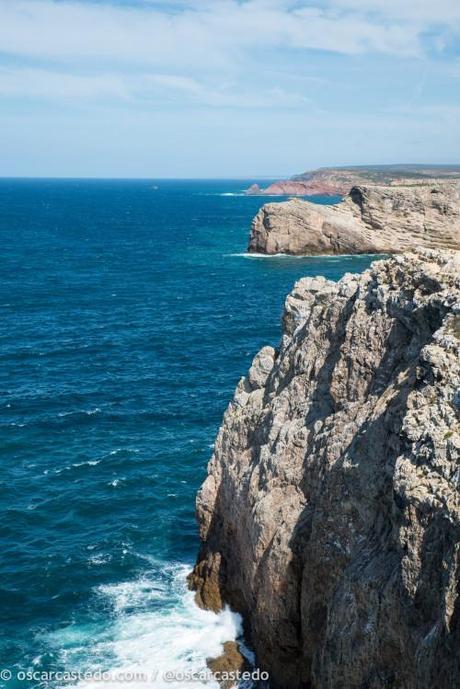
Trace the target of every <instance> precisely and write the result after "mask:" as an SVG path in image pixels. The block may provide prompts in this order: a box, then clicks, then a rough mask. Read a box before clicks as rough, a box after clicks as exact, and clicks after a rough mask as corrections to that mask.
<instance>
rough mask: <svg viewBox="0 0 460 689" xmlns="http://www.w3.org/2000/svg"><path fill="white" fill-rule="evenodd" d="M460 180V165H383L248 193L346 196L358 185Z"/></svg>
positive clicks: (308, 176)
mask: <svg viewBox="0 0 460 689" xmlns="http://www.w3.org/2000/svg"><path fill="white" fill-rule="evenodd" d="M446 179H460V165H456V166H446V165H431V166H428V165H392V166H389V165H379V166H372V167H349V168H319V169H318V170H312V171H311V172H305V173H303V174H301V175H297V176H295V177H292V178H291V179H287V180H280V181H279V182H274V183H273V184H270V185H269V186H268V187H265V188H261V187H260V186H259V185H258V184H252V185H251V186H250V187H249V188H248V189H247V191H246V193H247V194H251V195H261V196H316V195H319V196H345V195H346V194H348V193H349V191H350V189H351V188H352V187H354V186H359V185H365V186H372V185H384V186H387V185H388V186H413V185H419V184H426V183H427V181H430V182H431V181H444V180H446Z"/></svg>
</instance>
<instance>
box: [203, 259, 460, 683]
mask: <svg viewBox="0 0 460 689" xmlns="http://www.w3.org/2000/svg"><path fill="white" fill-rule="evenodd" d="M250 378H251V379H252V381H253V382H251V379H250ZM250 378H249V377H246V378H244V379H242V381H241V382H240V384H239V385H238V388H237V391H236V394H235V398H234V400H233V401H232V402H231V403H230V405H229V407H228V409H227V411H226V413H225V416H224V420H223V425H222V427H221V429H220V431H219V434H218V438H217V441H216V445H215V452H214V455H213V457H212V459H211V461H210V464H209V467H208V477H207V479H206V481H205V482H204V484H203V486H202V488H201V490H200V492H199V494H198V497H197V514H198V519H199V523H200V534H201V539H202V547H201V552H200V555H199V558H198V563H197V566H196V568H195V573H196V578H194V579H192V580H191V583H192V584H194V585H195V587H197V588H198V600H199V602H201V604H203V603H204V604H206V602H205V599H206V596H205V595H203V592H204V591H205V589H206V586H207V585H208V580H207V573H208V572H209V577H210V579H209V582H210V586H211V589H212V590H213V591H214V597H213V600H214V601H215V600H216V595H217V594H216V593H215V591H216V589H217V590H218V592H219V593H218V596H219V597H220V599H221V604H224V603H229V604H230V605H231V606H232V607H233V609H235V610H236V611H238V612H240V613H242V615H243V617H244V620H245V625H246V631H247V634H248V639H249V640H250V642H251V643H252V644H253V646H254V649H255V652H256V656H257V662H258V664H259V665H260V667H261V668H262V669H263V670H267V671H269V673H270V675H271V687H274V688H275V689H276V688H281V689H298V688H300V687H305V688H309V689H364V687H366V688H367V689H387V688H389V687H393V688H394V689H457V687H458V686H459V680H460V596H459V541H460V504H459V490H458V488H459V479H460V465H459V453H460V255H459V254H458V253H457V252H447V251H446V252H440V251H430V250H424V251H421V252H419V253H416V254H403V255H398V256H394V257H393V258H390V259H388V260H385V261H378V262H375V263H374V264H373V265H372V267H371V269H370V270H368V271H366V272H365V273H363V274H362V275H346V276H344V278H342V280H341V281H340V282H338V283H334V282H330V281H327V280H325V279H324V278H304V279H302V280H300V281H299V282H298V283H297V284H296V286H295V288H294V291H293V292H292V294H291V295H289V296H288V298H287V301H286V308H285V315H284V333H283V338H282V342H281V345H280V349H279V351H278V352H276V353H275V352H273V351H272V350H270V349H269V350H262V352H261V353H260V354H259V355H258V356H256V358H255V360H254V363H253V365H252V367H251V376H250ZM254 381H255V382H256V385H254ZM261 385H262V387H260V386H261Z"/></svg>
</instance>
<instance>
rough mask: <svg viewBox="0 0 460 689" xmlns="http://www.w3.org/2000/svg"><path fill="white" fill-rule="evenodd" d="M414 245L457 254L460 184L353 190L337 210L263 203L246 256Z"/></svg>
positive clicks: (381, 251)
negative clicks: (250, 254)
mask: <svg viewBox="0 0 460 689" xmlns="http://www.w3.org/2000/svg"><path fill="white" fill-rule="evenodd" d="M417 246H422V247H429V248H447V249H460V185H458V184H457V183H450V184H449V183H446V184H441V185H438V186H419V187H417V186H415V187H407V188H406V187H377V186H374V187H353V189H352V190H351V192H350V193H349V194H348V196H346V197H345V199H344V200H343V201H342V202H341V203H338V204H336V205H320V204H315V203H311V202H309V201H301V200H299V199H291V200H290V201H285V202H284V203H267V204H265V205H264V206H263V207H262V208H261V209H260V211H259V212H258V213H257V215H256V217H255V218H254V220H253V223H252V228H251V235H250V239H249V247H248V251H249V252H251V253H264V254H277V253H285V254H293V255H318V254H362V253H376V254H384V253H398V252H402V251H405V250H408V249H413V248H415V247H417Z"/></svg>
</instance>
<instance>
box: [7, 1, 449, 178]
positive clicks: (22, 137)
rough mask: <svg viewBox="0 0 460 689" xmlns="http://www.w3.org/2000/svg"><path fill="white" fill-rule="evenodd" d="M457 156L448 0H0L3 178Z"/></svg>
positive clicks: (202, 171)
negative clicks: (435, 0) (434, 0)
mask: <svg viewBox="0 0 460 689" xmlns="http://www.w3.org/2000/svg"><path fill="white" fill-rule="evenodd" d="M396 162H400V163H409V162H411V163H446V164H448V163H460V2H459V0H437V2H433V0H244V1H243V0H239V1H238V0H170V1H169V2H168V1H166V0H163V1H155V0H111V1H110V0H0V176H28V177H36V176H40V177H41V176H45V177H46V176H49V177H122V178H123V177H147V178H159V177H227V178H230V177H247V178H254V179H258V178H261V177H273V178H275V177H285V176H290V175H293V174H295V173H299V172H302V171H304V170H308V169H313V168H316V167H318V166H328V165H350V164H355V165H358V164H385V163H386V164H391V163H396Z"/></svg>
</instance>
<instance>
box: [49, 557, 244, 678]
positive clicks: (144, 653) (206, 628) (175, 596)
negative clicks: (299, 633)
mask: <svg viewBox="0 0 460 689" xmlns="http://www.w3.org/2000/svg"><path fill="white" fill-rule="evenodd" d="M189 571H190V567H189V566H187V565H175V566H169V567H168V566H165V565H163V567H162V571H161V570H160V571H158V570H157V571H156V573H155V574H153V575H148V574H146V575H144V576H143V577H141V578H140V579H138V580H136V581H130V582H124V583H121V584H113V585H105V586H101V587H99V588H98V589H97V594H98V596H100V597H102V599H103V600H104V601H105V602H106V603H107V604H108V605H109V606H110V608H111V609H112V617H111V618H109V620H108V624H105V625H103V627H101V628H100V629H98V630H97V631H95V630H94V628H92V629H91V630H90V631H91V634H89V635H88V631H89V630H88V629H87V628H86V629H82V630H81V633H80V632H79V630H78V628H75V627H73V628H71V629H70V628H69V629H68V630H66V629H63V630H60V632H59V633H55V635H54V637H55V638H54V644H53V645H55V644H56V643H59V642H60V645H61V648H60V653H59V655H60V657H61V659H62V661H63V662H64V664H65V666H66V668H67V669H70V670H71V669H76V668H78V669H80V670H81V669H82V651H83V650H84V652H85V653H84V654H85V656H86V659H85V660H86V662H85V663H84V664H85V666H86V667H85V669H86V670H88V671H89V672H96V671H97V670H103V671H109V672H110V673H111V675H112V676H113V677H114V680H113V681H111V682H110V688H111V689H126V681H123V679H121V680H120V681H118V680H117V676H118V677H121V678H122V677H123V675H126V674H127V673H128V674H131V675H135V674H137V677H140V676H141V675H142V676H143V679H141V680H140V681H136V680H134V681H132V682H130V683H129V686H130V689H145V688H146V687H153V686H154V687H155V689H166V688H169V689H171V687H174V686H175V687H178V686H180V687H181V689H199V687H202V686H206V687H208V689H218V684H217V682H214V681H213V680H212V681H211V682H203V683H201V682H198V681H196V679H195V680H193V681H192V680H190V681H181V682H180V684H179V683H177V684H176V683H174V682H173V683H172V682H171V680H170V679H169V681H168V679H165V678H164V673H168V672H169V673H171V672H172V673H175V674H176V675H179V674H180V673H191V672H195V673H198V672H204V671H206V669H207V667H206V659H207V658H209V657H216V656H218V655H220V653H221V652H222V644H223V643H224V642H225V641H229V640H233V639H235V638H237V637H238V636H239V635H240V634H241V618H240V616H239V615H236V614H234V613H232V612H231V611H230V610H228V609H226V610H224V611H223V612H221V613H219V614H218V615H216V614H214V613H212V612H210V611H207V610H201V609H200V608H198V607H197V606H196V605H195V603H194V599H193V593H191V592H190V591H188V590H187V585H186V575H187V573H188V572H189ZM88 637H89V638H88ZM62 642H64V643H63V644H62ZM63 645H64V648H63V647H62V646H63ZM83 647H86V648H83ZM144 677H148V678H149V681H146V680H145V679H144ZM153 677H154V678H155V679H154V680H153V679H152V678H153ZM76 686H77V687H78V689H100V686H101V683H100V681H98V680H97V679H96V680H85V681H81V682H80V683H79V684H77V685H76Z"/></svg>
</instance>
